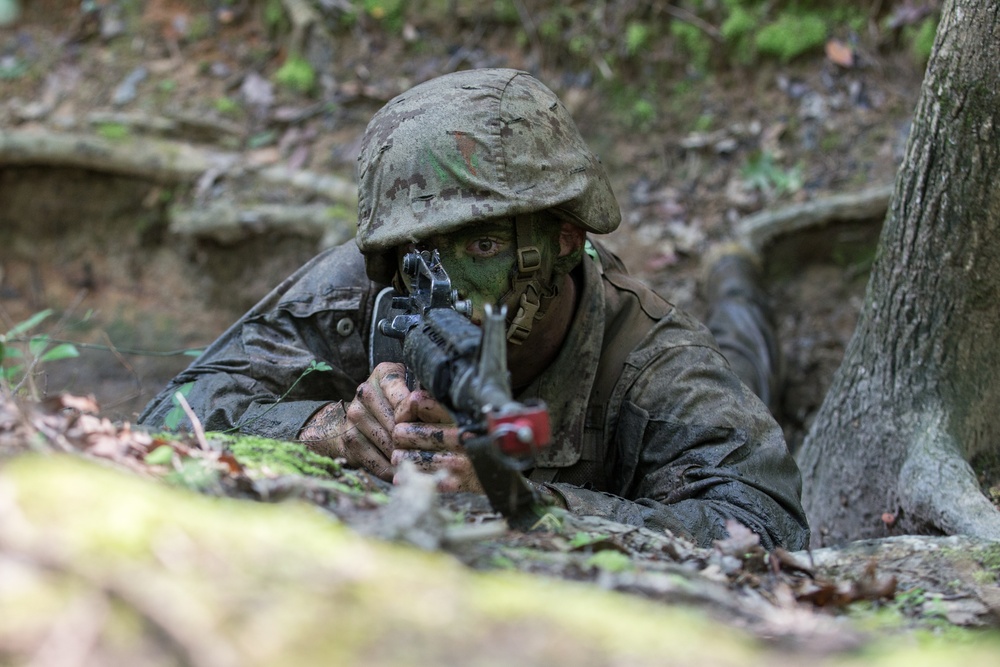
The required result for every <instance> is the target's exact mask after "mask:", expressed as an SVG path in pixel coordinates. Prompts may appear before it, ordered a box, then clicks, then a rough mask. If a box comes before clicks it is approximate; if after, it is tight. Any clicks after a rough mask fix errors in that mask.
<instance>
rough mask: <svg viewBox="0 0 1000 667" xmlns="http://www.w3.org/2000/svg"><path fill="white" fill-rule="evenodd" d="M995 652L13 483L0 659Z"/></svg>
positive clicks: (165, 499)
mask: <svg viewBox="0 0 1000 667" xmlns="http://www.w3.org/2000/svg"><path fill="white" fill-rule="evenodd" d="M998 649H1000V643H998V642H997V641H996V637H991V636H980V637H979V639H978V640H975V641H970V642H967V643H962V644H958V645H955V644H954V643H949V642H933V641H932V642H929V643H921V644H920V645H917V644H915V643H914V642H912V641H903V642H895V641H880V642H875V643H871V644H869V645H868V650H866V651H865V652H864V653H854V652H843V651H833V652H831V651H830V649H829V647H823V646H816V645H814V644H804V645H795V644H789V643H773V642H768V641H766V640H762V639H760V638H756V637H753V636H751V635H749V634H747V633H746V632H743V631H741V630H738V629H735V628H733V627H729V626H726V625H720V624H719V623H717V622H716V621H714V620H712V619H711V618H710V617H707V616H706V615H704V614H703V613H700V612H697V611H692V609H691V608H690V607H687V606H683V605H670V606H668V605H664V604H658V603H655V602H652V601H649V600H645V599H641V598H639V597H636V596H629V595H623V594H620V593H614V592H608V591H603V590H600V589H599V588H598V587H594V586H585V585H582V584H578V583H569V582H560V581H556V580H553V579H549V578H539V577H534V576H530V575H526V574H519V573H513V572H489V573H483V572H476V571H474V570H471V569H469V568H467V567H465V566H463V565H461V564H460V563H459V562H457V561H456V560H455V559H454V558H452V557H450V556H448V555H445V554H441V553H431V552H426V551H421V550H417V549H414V548H412V547H406V546H402V545H396V544H391V543H387V542H383V541H379V540H375V539H370V538H365V537H362V536H360V535H358V534H357V533H356V532H354V531H352V530H351V529H349V528H347V527H345V526H343V525H339V524H338V523H337V522H336V521H334V520H332V519H331V517H330V516H329V515H327V514H325V513H322V512H320V511H318V510H317V509H316V507H314V506H311V505H307V504H305V503H282V504H262V503H251V502H246V501H240V500H234V499H227V498H212V497H208V496H205V495H201V494H197V493H193V492H189V491H185V490H181V489H174V488H169V487H166V486H164V485H162V484H160V483H157V482H153V481H150V480H145V479H141V478H139V477H137V476H135V475H134V474H126V473H122V472H118V471H113V470H109V469H107V468H105V467H103V466H99V465H95V464H94V463H88V462H83V461H81V460H79V459H78V458H76V457H72V456H68V455H52V454H49V455H41V454H28V455H19V456H15V457H14V458H13V459H12V460H10V461H8V462H5V463H3V465H2V467H0V662H2V663H4V664H8V663H12V664H20V663H22V662H27V661H31V660H34V661H36V662H42V661H43V659H45V660H48V661H52V664H64V659H69V657H72V658H73V659H74V660H75V664H93V665H97V664H102V665H106V664H130V665H159V664H177V663H181V664H190V665H205V666H217V665H222V666H225V665H241V666H244V665H250V666H252V665H265V664H296V665H311V664H338V665H362V664H363V665H399V664H414V665H417V664H464V665H497V664H521V665H552V664H580V665H610V664H629V665H671V664H678V665H679V664H684V665H690V664H698V665H710V666H711V665H741V666H745V665H768V666H774V665H778V666H780V665H791V664H801V660H803V659H806V658H808V659H809V661H810V662H811V663H813V664H828V665H852V664H857V665H861V664H864V665H889V664H912V665H924V664H927V665H929V664H940V663H941V662H942V661H947V662H952V663H955V662H961V663H962V664H963V665H966V667H975V666H977V665H983V666H986V665H993V664H995V658H996V654H997V650H998Z"/></svg>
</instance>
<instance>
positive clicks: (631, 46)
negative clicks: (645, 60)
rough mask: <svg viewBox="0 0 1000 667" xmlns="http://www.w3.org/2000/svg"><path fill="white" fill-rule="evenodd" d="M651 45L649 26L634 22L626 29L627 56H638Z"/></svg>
mask: <svg viewBox="0 0 1000 667" xmlns="http://www.w3.org/2000/svg"><path fill="white" fill-rule="evenodd" d="M648 43H649V26H647V25H646V24H645V23H639V22H638V21H633V22H631V23H629V24H628V26H627V27H626V28H625V55H627V56H629V57H630V58H631V57H632V56H635V55H638V54H639V53H640V52H642V51H643V50H644V49H645V48H646V46H647V44H648Z"/></svg>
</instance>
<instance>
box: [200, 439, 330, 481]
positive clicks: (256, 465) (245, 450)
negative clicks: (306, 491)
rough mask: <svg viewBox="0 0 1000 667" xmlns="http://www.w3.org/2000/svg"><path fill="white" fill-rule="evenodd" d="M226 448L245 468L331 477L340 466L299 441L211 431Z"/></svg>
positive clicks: (272, 472) (283, 473) (271, 472)
mask: <svg viewBox="0 0 1000 667" xmlns="http://www.w3.org/2000/svg"><path fill="white" fill-rule="evenodd" d="M210 437H211V438H212V439H213V440H216V441H220V442H222V443H223V444H225V446H226V447H227V448H228V449H229V451H230V452H231V453H232V455H233V456H235V457H236V460H237V461H239V462H240V464H241V465H243V466H244V467H247V468H250V469H251V470H255V471H266V472H267V473H268V474H275V475H307V476H310V477H326V478H330V477H333V476H335V475H336V474H338V473H339V472H340V465H339V464H338V463H337V462H336V461H334V460H333V459H330V458H328V457H326V456H322V455H320V454H317V453H315V452H313V451H311V450H310V449H309V448H308V447H306V446H305V445H304V444H302V443H301V442H285V441H281V440H271V439H268V438H261V437H257V436H251V435H238V436H235V435H222V434H218V433H212V434H210Z"/></svg>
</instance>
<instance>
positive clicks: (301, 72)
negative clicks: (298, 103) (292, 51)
mask: <svg viewBox="0 0 1000 667" xmlns="http://www.w3.org/2000/svg"><path fill="white" fill-rule="evenodd" d="M274 80H275V81H276V82H277V83H278V84H280V85H282V86H285V87H286V88H290V89H292V90H294V91H295V92H297V93H303V94H308V93H310V92H312V90H313V87H315V85H316V70H314V69H313V66H312V65H310V64H309V61H308V60H306V59H304V58H299V57H297V56H291V57H289V58H288V60H286V61H285V64H284V65H282V66H281V68H280V69H279V70H278V71H277V72H275V73H274Z"/></svg>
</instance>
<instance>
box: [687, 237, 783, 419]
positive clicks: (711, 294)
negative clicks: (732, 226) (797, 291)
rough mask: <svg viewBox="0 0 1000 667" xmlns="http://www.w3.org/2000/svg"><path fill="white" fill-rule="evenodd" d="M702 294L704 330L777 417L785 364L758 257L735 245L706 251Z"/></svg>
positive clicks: (738, 244) (744, 247) (752, 251)
mask: <svg viewBox="0 0 1000 667" xmlns="http://www.w3.org/2000/svg"><path fill="white" fill-rule="evenodd" d="M701 289H702V293H703V295H704V297H705V299H706V302H707V304H708V309H709V310H708V316H707V318H706V324H707V325H708V328H709V330H711V332H712V334H713V335H714V336H715V340H716V341H717V342H718V344H719V348H720V349H721V350H722V353H723V355H725V357H726V359H727V360H728V361H729V364H730V366H731V367H732V368H733V370H734V371H735V372H736V374H737V375H738V376H739V377H740V379H741V380H742V381H743V383H744V384H746V385H747V386H748V387H749V388H750V389H751V390H752V391H753V392H754V393H755V394H757V396H759V397H760V398H761V400H762V401H764V403H765V404H766V405H767V407H768V408H769V409H770V410H771V413H772V414H773V415H775V417H777V416H778V414H779V411H780V407H781V398H782V396H781V395H782V389H783V384H784V378H783V362H782V356H781V346H780V345H779V342H778V336H777V330H776V328H775V324H774V321H775V320H774V313H773V310H772V308H771V303H770V299H769V298H768V296H767V293H766V292H765V291H764V285H763V262H762V260H761V258H760V255H759V254H758V253H756V252H755V251H754V250H752V249H751V248H749V247H748V246H746V245H743V244H740V243H736V242H729V243H721V244H719V245H716V246H714V247H712V248H710V249H709V251H708V252H707V253H705V256H704V258H703V260H702V275H701Z"/></svg>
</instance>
